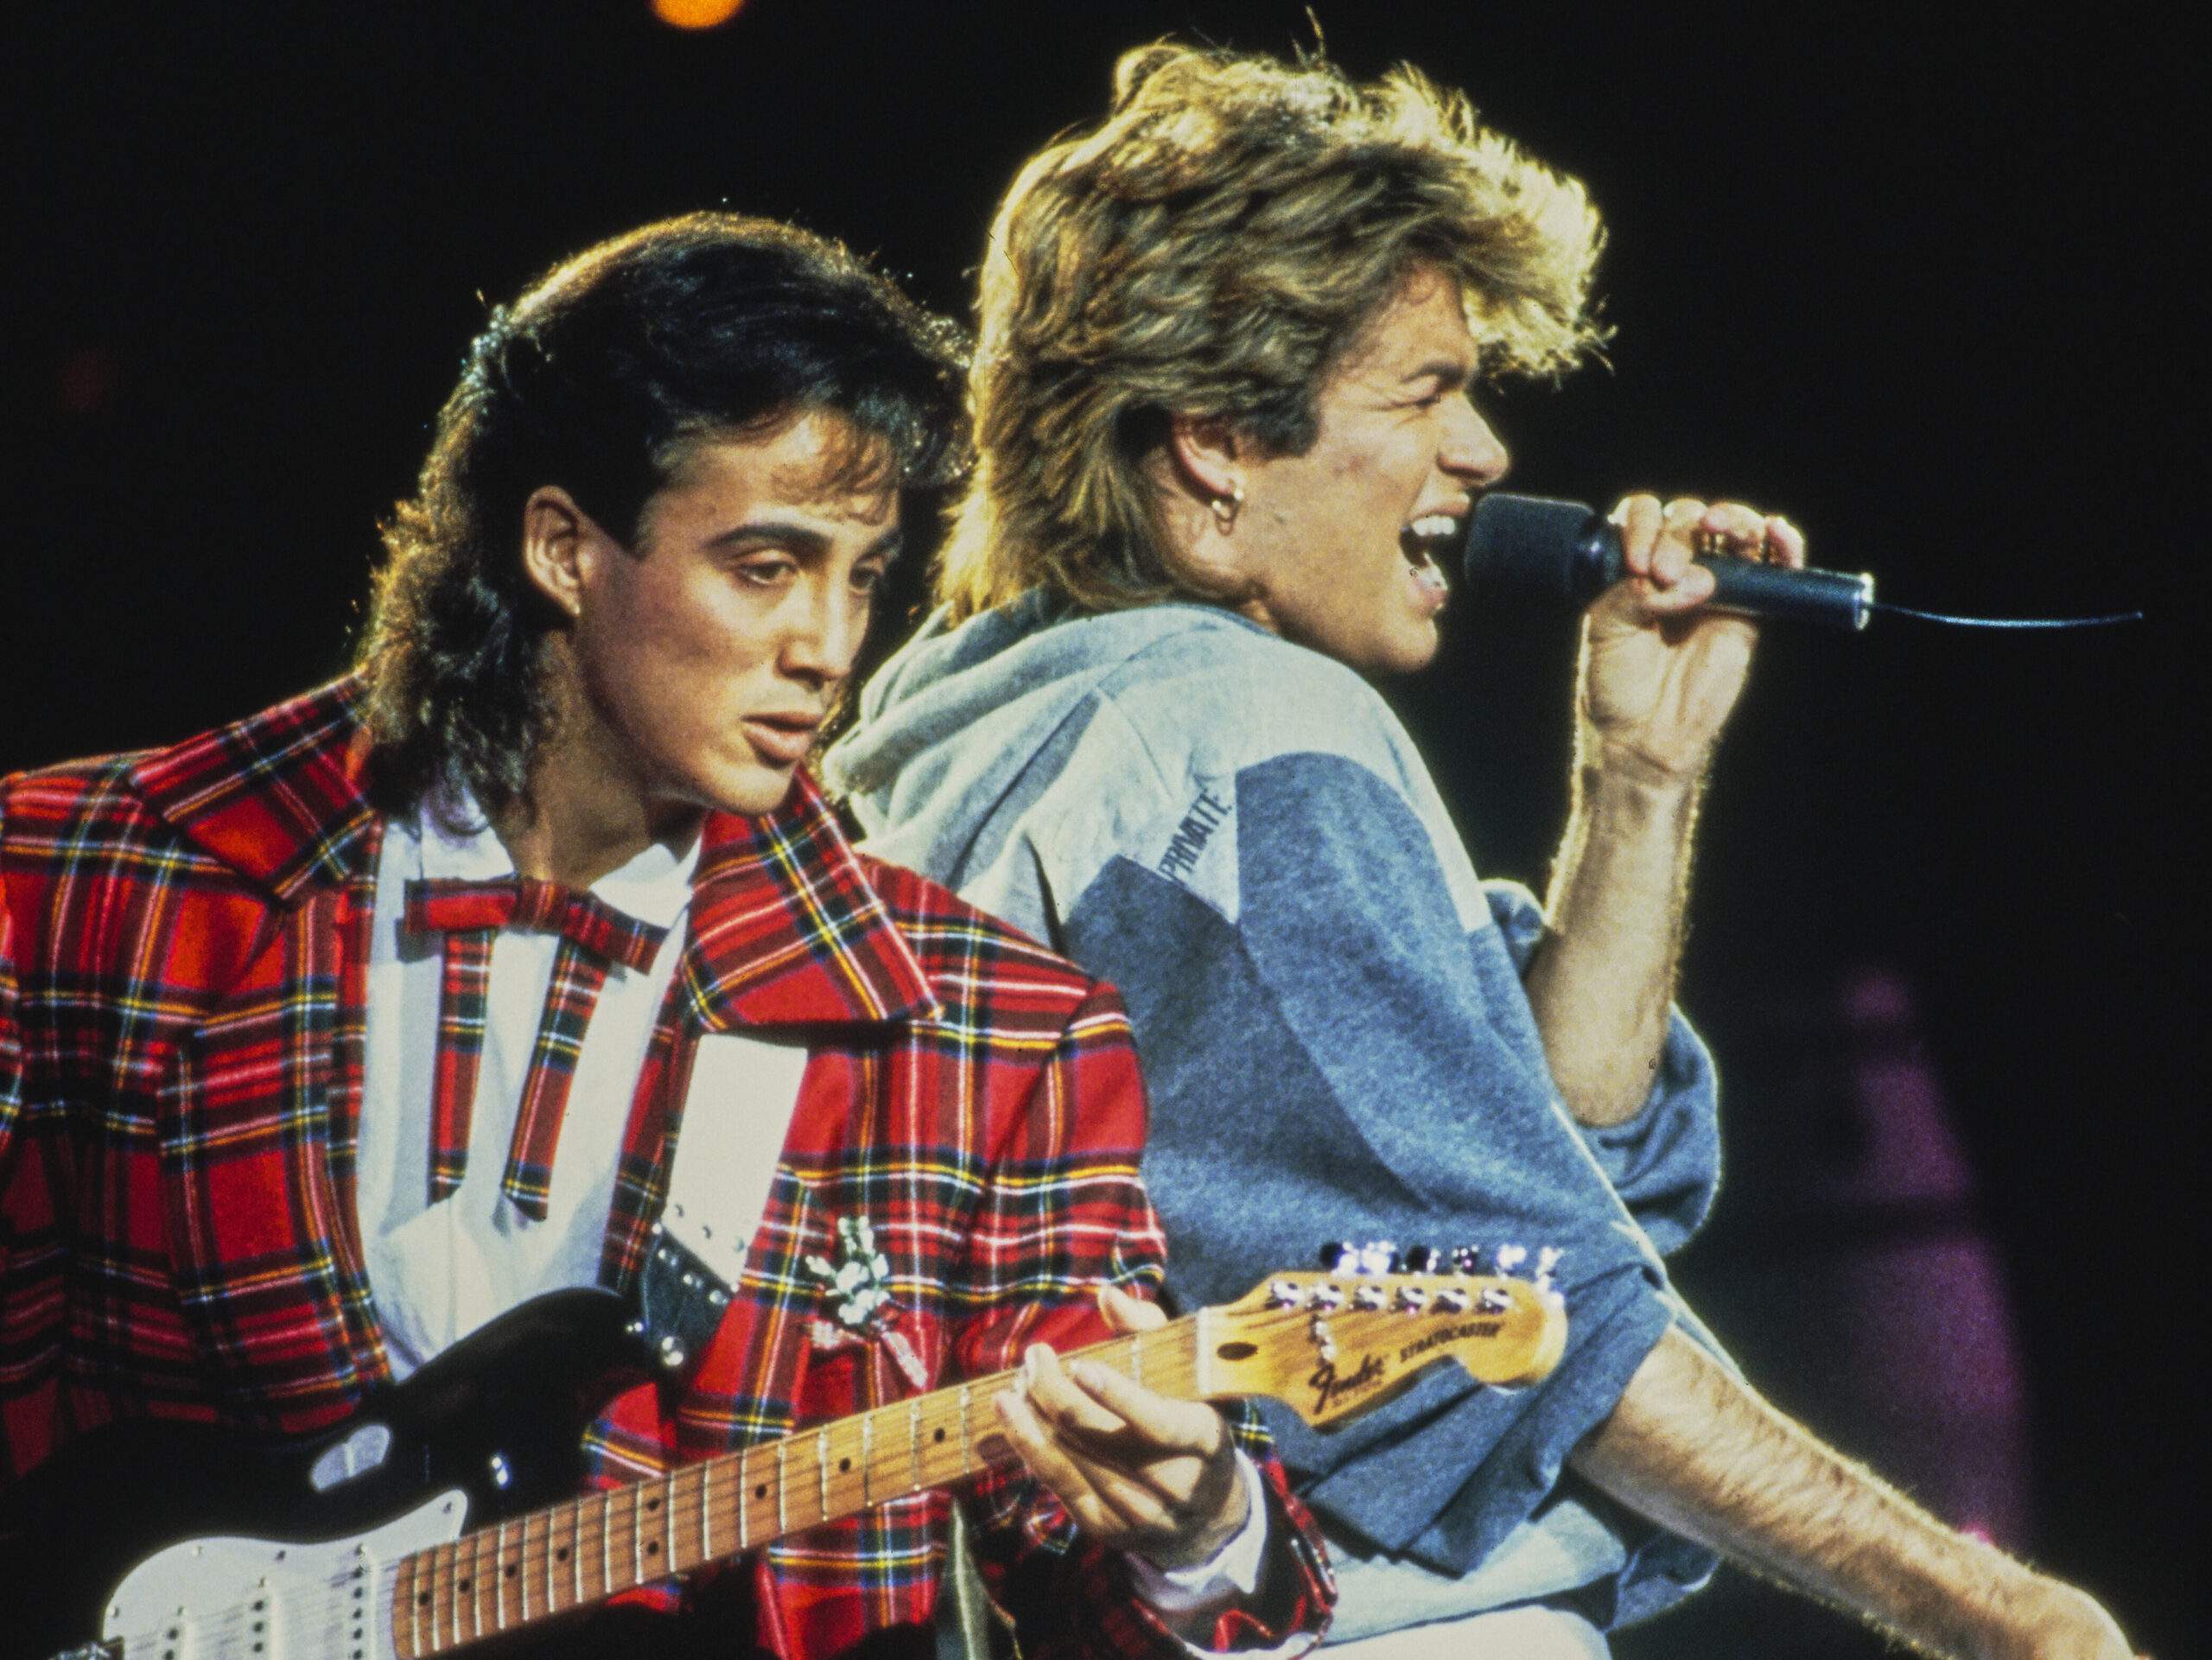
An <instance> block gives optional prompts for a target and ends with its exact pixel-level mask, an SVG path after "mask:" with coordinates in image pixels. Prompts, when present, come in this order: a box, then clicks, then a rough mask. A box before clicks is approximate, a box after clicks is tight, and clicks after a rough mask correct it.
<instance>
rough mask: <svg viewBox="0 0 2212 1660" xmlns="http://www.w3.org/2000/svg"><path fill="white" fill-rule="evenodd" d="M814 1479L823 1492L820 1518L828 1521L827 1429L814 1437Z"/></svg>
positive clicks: (820, 1501)
mask: <svg viewBox="0 0 2212 1660" xmlns="http://www.w3.org/2000/svg"><path fill="white" fill-rule="evenodd" d="M814 1479H815V1485H816V1486H817V1489H818V1490H819V1491H820V1493H821V1498H820V1500H819V1503H820V1504H821V1506H822V1515H821V1517H820V1518H819V1519H820V1520H822V1521H824V1522H827V1521H828V1520H829V1431H828V1430H826V1429H825V1430H823V1431H822V1432H821V1433H820V1434H817V1436H815V1438H814Z"/></svg>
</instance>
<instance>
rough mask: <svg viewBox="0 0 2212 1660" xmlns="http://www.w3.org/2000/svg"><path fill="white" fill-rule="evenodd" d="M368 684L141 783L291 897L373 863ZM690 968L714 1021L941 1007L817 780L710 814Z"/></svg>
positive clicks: (216, 739)
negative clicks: (771, 798) (773, 803)
mask: <svg viewBox="0 0 2212 1660" xmlns="http://www.w3.org/2000/svg"><path fill="white" fill-rule="evenodd" d="M361 696H362V693H361V687H360V683H359V681H358V680H357V679H355V678H353V677H347V678H346V679H343V680H339V681H336V682H334V683H333V684H330V685H327V686H324V687H321V688H320V689H319V690H315V691H312V692H309V693H308V694H306V695H305V696H301V697H297V698H295V699H293V700H292V701H291V702H290V703H283V704H280V705H278V706H277V708H275V709H269V710H266V711H264V712H263V713H262V714H259V715H257V716H251V718H249V719H247V720H244V721H240V722H237V723H236V724H234V725H232V726H227V727H223V728H219V729H217V730H215V731H213V732H210V733H207V734H205V735H202V736H200V737H197V738H194V739H190V740H188V741H186V742H184V743H181V744H179V745H177V746H176V747H174V748H171V749H167V750H162V751H159V752H157V753H156V754H152V755H149V756H148V757H147V758H146V759H144V760H141V761H139V762H138V763H137V764H136V765H135V766H134V767H133V768H132V776H133V778H134V779H135V781H136V782H137V785H138V788H139V790H140V791H141V792H143V798H144V799H145V800H146V802H147V803H148V805H150V806H151V807H152V808H153V810H154V811H156V812H157V813H159V814H161V815H162V817H164V818H166V819H167V820H168V822H169V823H170V824H174V825H175V827H176V828H177V830H179V831H180V832H181V834H183V835H184V836H186V837H187V838H188V840H190V841H191V842H193V843H194V844H195V845H197V846H198V847H200V849H203V850H204V851H206V852H207V853H208V854H209V855H212V856H213V857H214V858H216V859H218V860H219V861H221V862H223V863H225V864H226V865H228V866H230V867H231V868H232V869H234V870H237V871H238V872H239V873H241V874H242V875H245V876H247V877H249V878H251V879H252V880H253V881H257V882H258V883H260V884H262V885H263V886H264V887H267V888H268V889H269V890H270V892H271V893H272V894H275V895H276V897H277V899H278V900H280V901H282V902H283V903H284V904H286V905H290V904H293V903H295V902H296V901H298V900H301V899H302V898H304V897H305V896H306V895H307V894H308V892H309V891H310V890H311V889H314V888H317V887H326V886H334V885H337V884H341V883H343V882H345V881H347V880H348V879H352V878H359V877H361V876H363V875H365V874H366V871H367V868H368V862H369V860H370V859H372V857H373V856H374V846H375V839H376V838H375V836H374V834H373V832H374V831H375V830H376V827H377V813H376V810H375V808H374V807H372V805H370V803H369V799H368V795H367V791H366V776H367V763H368V753H369V741H368V734H367V731H366V730H365V728H364V727H363V726H362V724H361V721H360V701H361ZM680 972H681V976H682V983H683V997H684V1002H685V1004H686V1006H687V1013H689V1014H690V1016H691V1017H692V1018H693V1019H694V1020H695V1021H696V1022H697V1023H698V1024H699V1025H701V1026H702V1027H705V1028H706V1029H708V1030H709V1031H718V1032H720V1031H729V1030H732V1029H734V1028H735V1027H759V1026H791V1025H849V1024H854V1023H863V1024H876V1023H881V1022H887V1021H899V1020H906V1019H911V1018H921V1019H925V1020H928V1019H935V1018H938V1016H939V1015H940V1014H941V1009H940V1008H939V1005H938V999H937V997H936V995H935V994H934V993H933V992H932V991H931V988H930V983H929V980H928V977H927V976H926V975H925V973H924V972H923V970H922V966H921V964H920V963H919V962H918V960H917V959H916V957H915V956H914V952H913V950H912V947H911V946H909V945H908V944H907V943H906V939H905V938H904V937H903V936H901V935H900V934H899V931H898V929H897V928H896V927H894V926H893V924H892V921H891V918H890V915H889V913H887V912H886V911H885V909H884V906H883V903H882V901H881V900H880V899H878V898H877V897H876V894H875V890H874V888H873V887H870V886H869V884H868V879H867V877H866V875H865V874H864V873H863V871H862V870H861V864H860V862H859V860H858V859H857V858H856V857H855V855H854V853H853V850H852V848H851V847H850V845H849V843H847V842H846V840H845V837H844V834H843V832H842V830H839V829H838V827H837V823H836V818H835V817H833V816H832V815H831V813H830V812H829V808H828V807H827V805H825V804H824V803H823V799H822V796H821V792H819V791H818V790H817V789H816V788H815V785H814V783H813V780H812V779H809V778H808V777H807V776H806V775H805V774H804V773H800V774H798V776H797V777H796V778H795V779H794V780H793V782H792V787H791V794H790V796H789V797H787V798H785V802H784V805H782V806H781V807H780V808H779V809H778V810H777V811H774V812H772V813H769V814H766V815H765V816H762V817H750V818H748V817H735V816H733V815H730V814H727V813H715V814H712V815H710V816H709V818H708V820H707V824H706V826H705V829H704V830H703V831H702V847H701V849H700V855H699V867H698V873H697V875H696V878H695V879H694V881H693V884H692V897H691V919H690V939H689V942H688V943H687V944H686V947H685V951H684V960H683V968H682V970H681V971H680Z"/></svg>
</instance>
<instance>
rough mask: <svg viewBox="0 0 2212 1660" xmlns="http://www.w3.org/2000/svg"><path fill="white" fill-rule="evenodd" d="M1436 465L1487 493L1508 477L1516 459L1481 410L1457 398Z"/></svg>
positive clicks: (1437, 455) (1439, 448)
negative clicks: (1507, 451) (1499, 481)
mask: <svg viewBox="0 0 2212 1660" xmlns="http://www.w3.org/2000/svg"><path fill="white" fill-rule="evenodd" d="M1436 464H1437V465H1438V466H1439V467H1442V468H1443V469H1444V470H1445V471H1446V473H1449V474H1452V477H1454V478H1456V479H1459V480H1462V481H1463V482H1465V483H1466V484H1468V485H1471V486H1472V487H1474V488H1476V489H1478V490H1487V489H1489V488H1490V487H1491V486H1492V485H1493V484H1496V483H1497V481H1498V480H1500V479H1502V478H1503V477H1504V476H1505V474H1506V470H1507V469H1508V468H1509V467H1511V466H1512V465H1513V458H1512V457H1511V456H1510V455H1507V454H1506V453H1505V446H1504V445H1503V443H1501V442H1498V437H1497V434H1496V433H1495V432H1492V431H1491V429H1490V423H1489V422H1487V421H1485V420H1484V419H1483V417H1482V413H1481V411H1480V410H1477V409H1476V408H1475V406H1474V404H1471V403H1470V402H1468V401H1466V400H1465V399H1455V400H1454V401H1453V404H1452V418H1451V420H1450V421H1449V422H1448V423H1446V427H1445V432H1444V441H1443V442H1442V443H1441V444H1440V445H1439V446H1438V447H1437V452H1436Z"/></svg>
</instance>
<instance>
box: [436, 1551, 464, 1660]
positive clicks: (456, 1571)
mask: <svg viewBox="0 0 2212 1660" xmlns="http://www.w3.org/2000/svg"><path fill="white" fill-rule="evenodd" d="M438 1554H440V1556H442V1558H445V1589H442V1592H438V1589H434V1592H431V1596H435V1598H438V1600H435V1602H431V1609H429V1636H431V1643H435V1644H438V1647H442V1649H449V1647H454V1643H460V1602H458V1600H455V1598H454V1587H455V1585H458V1582H460V1561H458V1558H460V1545H458V1542H455V1545H447V1547H445V1549H442V1551H438ZM435 1578H438V1576H435V1574H431V1585H434V1587H435ZM438 1609H447V1612H449V1613H451V1616H454V1638H451V1643H447V1640H445V1638H440V1636H438Z"/></svg>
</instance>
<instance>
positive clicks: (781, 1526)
mask: <svg viewBox="0 0 2212 1660" xmlns="http://www.w3.org/2000/svg"><path fill="white" fill-rule="evenodd" d="M790 1450H791V1438H790V1437H789V1436H786V1437H785V1438H784V1439H783V1440H781V1441H778V1442H777V1443H776V1535H777V1536H778V1537H779V1538H780V1537H782V1536H784V1535H785V1534H786V1533H789V1532H790V1531H791V1518H790V1517H787V1516H785V1514H784V1454H785V1453H788V1452H789V1451H790Z"/></svg>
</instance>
